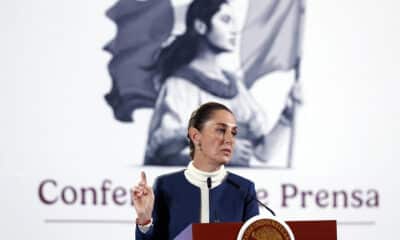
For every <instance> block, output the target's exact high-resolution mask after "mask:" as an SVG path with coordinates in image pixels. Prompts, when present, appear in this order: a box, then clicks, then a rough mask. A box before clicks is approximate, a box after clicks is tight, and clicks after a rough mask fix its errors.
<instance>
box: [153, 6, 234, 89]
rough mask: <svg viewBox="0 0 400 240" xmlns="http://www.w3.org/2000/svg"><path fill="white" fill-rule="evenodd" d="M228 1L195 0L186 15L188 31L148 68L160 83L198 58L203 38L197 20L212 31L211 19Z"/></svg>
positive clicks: (163, 50) (160, 53) (157, 55)
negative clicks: (157, 77) (196, 26)
mask: <svg viewBox="0 0 400 240" xmlns="http://www.w3.org/2000/svg"><path fill="white" fill-rule="evenodd" d="M226 1H227V0H194V1H193V2H192V3H191V4H190V5H189V7H188V10H187V13H186V19H185V23H186V31H185V33H184V34H183V35H180V36H178V37H177V38H176V39H175V40H174V41H173V42H172V43H171V44H170V45H168V46H167V47H165V48H163V49H161V51H160V52H159V54H156V58H157V60H155V62H154V63H153V64H152V65H151V66H150V67H148V69H151V70H155V72H156V74H159V75H160V76H159V77H160V83H163V82H164V81H165V79H166V78H168V77H169V76H171V75H172V74H173V73H174V72H175V71H176V70H178V69H179V68H180V67H182V66H184V65H185V64H189V63H190V62H191V61H192V60H193V59H194V58H196V56H197V55H198V51H199V48H200V42H201V40H202V38H203V36H202V35H200V34H199V33H198V32H197V31H196V29H195V27H194V23H195V20H196V19H198V20H200V21H202V22H204V23H205V24H206V26H207V30H208V31H210V29H211V18H212V17H213V16H214V15H215V13H217V12H218V11H219V9H220V7H221V5H222V4H223V3H226Z"/></svg>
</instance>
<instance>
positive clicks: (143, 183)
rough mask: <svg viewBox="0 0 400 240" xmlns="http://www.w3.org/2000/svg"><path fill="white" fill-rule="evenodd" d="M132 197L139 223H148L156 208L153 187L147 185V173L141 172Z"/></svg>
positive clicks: (132, 190) (132, 191)
mask: <svg viewBox="0 0 400 240" xmlns="http://www.w3.org/2000/svg"><path fill="white" fill-rule="evenodd" d="M131 197H132V200H133V204H134V207H135V210H136V214H137V220H136V222H137V223H138V224H142V223H146V222H148V221H149V220H150V219H151V215H152V212H153V208H154V193H153V189H152V188H151V187H149V186H148V185H147V180H146V174H145V173H144V172H141V174H140V182H139V184H138V185H136V186H134V187H133V188H132V189H131Z"/></svg>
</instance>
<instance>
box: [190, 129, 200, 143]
mask: <svg viewBox="0 0 400 240" xmlns="http://www.w3.org/2000/svg"><path fill="white" fill-rule="evenodd" d="M189 137H190V139H191V140H192V142H193V143H194V144H195V145H198V144H199V142H200V139H201V133H200V131H199V130H197V128H194V127H190V128H189Z"/></svg>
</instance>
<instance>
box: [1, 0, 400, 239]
mask: <svg viewBox="0 0 400 240" xmlns="http://www.w3.org/2000/svg"><path fill="white" fill-rule="evenodd" d="M113 4H115V1H112V0H102V1H100V0H98V1H86V2H82V1H48V0H42V1H39V2H32V1H6V2H4V3H3V4H2V7H1V10H0V11H1V14H0V18H1V21H0V25H1V29H2V32H3V34H2V37H1V40H0V41H1V45H0V48H1V50H2V51H1V52H2V57H1V60H0V61H1V63H0V64H1V66H2V67H1V71H0V74H1V80H0V91H1V94H0V99H1V101H0V109H1V118H0V175H1V179H0V189H1V197H0V212H1V216H2V217H1V218H0V226H2V227H1V230H0V237H1V238H2V239H26V238H32V237H33V238H35V239H54V238H56V239H71V238H75V239H87V238H95V239H99V240H100V239H110V238H113V239H134V224H133V222H134V219H135V218H136V217H135V213H134V210H133V208H132V206H131V205H130V199H129V188H130V187H131V186H133V185H134V184H135V183H137V181H138V180H139V173H140V171H141V170H144V171H146V173H147V175H148V177H149V180H150V182H153V180H154V179H155V178H156V177H157V176H159V175H161V174H164V173H168V172H172V171H176V170H179V169H182V167H147V166H142V163H143V157H144V149H145V145H146V141H147V133H148V124H149V120H150V118H151V115H152V109H151V108H149V109H141V110H138V111H136V112H135V115H134V116H135V121H134V122H133V123H121V122H118V121H116V120H115V119H114V116H113V114H112V111H111V109H110V108H109V107H108V106H107V104H106V103H105V101H104V98H103V97H104V94H105V93H107V92H108V91H109V89H110V88H111V80H110V76H109V74H108V71H107V64H108V62H109V61H110V59H111V57H110V55H109V54H108V53H106V52H104V51H103V50H102V48H103V46H104V45H105V43H106V42H107V41H109V40H110V38H112V36H114V35H115V31H116V26H115V24H114V23H112V22H111V21H110V20H109V19H107V18H106V17H105V11H106V10H107V9H109V8H110V6H112V5H113ZM399 7H400V4H399V3H398V2H397V1H394V0H392V1H390V0H385V1H373V0H368V1H365V0H364V1H361V0H358V1H356V0H354V1H307V6H306V19H305V23H304V36H303V44H302V46H303V47H302V49H303V50H302V52H303V54H302V56H303V57H302V59H303V61H302V67H301V72H302V75H301V78H300V81H301V82H302V89H303V98H304V104H303V105H302V106H301V107H300V108H299V109H298V111H297V117H296V138H295V145H294V149H293V159H292V167H291V168H230V169H229V170H231V171H232V172H235V173H238V174H240V175H243V176H245V177H247V178H250V179H252V180H253V181H254V182H255V183H256V188H257V191H258V197H259V199H260V200H261V201H263V202H265V203H267V204H268V205H269V206H270V207H271V208H272V209H274V210H275V212H276V213H277V215H278V216H279V217H281V218H283V219H285V220H302V219H336V220H337V221H338V239H345V240H350V239H371V240H372V239H376V238H378V237H379V238H385V237H391V236H392V234H395V229H394V228H395V227H398V226H399V224H398V223H397V222H398V221H397V218H398V217H400V216H399V215H400V213H399V212H400V211H398V207H397V203H398V201H399V196H400V193H399V188H398V186H397V185H398V184H396V182H398V174H397V167H399V166H400V164H399V163H398V162H397V161H396V160H397V158H398V156H400V150H399V148H398V143H399V142H400V139H399V138H400V137H399V136H400V130H399V128H398V127H397V123H398V122H399V121H400V109H399V107H398V102H399V100H400V97H399V94H398V93H397V88H398V87H400V84H399V83H398V81H399V79H400V73H399V67H400V60H399V58H398V56H399V55H400V46H399V45H398V43H399V42H400V33H399V31H398V29H400V18H399V17H398V13H397V9H399ZM287 74H291V73H290V72H289V73H288V72H275V73H272V74H270V76H269V80H268V81H264V82H262V83H261V82H258V83H256V84H257V85H254V87H253V88H251V92H252V94H253V95H254V96H255V98H256V99H257V100H258V102H259V103H260V104H261V105H263V106H267V104H266V103H267V102H269V97H270V95H268V94H265V92H266V91H270V92H271V88H270V87H269V83H270V82H274V79H285V78H286V77H287ZM291 76H292V75H291ZM283 82H284V81H280V83H283ZM274 83H276V82H274ZM273 85H274V86H277V85H279V84H273ZM272 92H274V91H272ZM261 211H262V213H265V214H268V213H266V212H263V210H261Z"/></svg>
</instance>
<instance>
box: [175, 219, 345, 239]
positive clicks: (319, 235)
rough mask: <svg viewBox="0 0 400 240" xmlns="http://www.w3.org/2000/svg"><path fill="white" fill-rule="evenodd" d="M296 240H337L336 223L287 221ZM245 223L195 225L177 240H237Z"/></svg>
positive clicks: (186, 229) (183, 232) (188, 227)
mask: <svg viewBox="0 0 400 240" xmlns="http://www.w3.org/2000/svg"><path fill="white" fill-rule="evenodd" d="M286 224H287V225H289V227H290V228H291V229H292V232H293V234H294V238H295V239H296V240H321V239H323V240H337V233H336V221H334V220H332V221H331V220H326V221H286ZM242 225H243V223H208V224H204V223H203V224H202V223H194V224H191V225H189V226H187V227H186V228H185V229H184V230H183V231H182V232H181V233H180V234H179V235H178V236H177V237H176V238H175V239H177V240H209V239H218V240H236V238H237V235H238V233H239V230H240V228H241V226H242Z"/></svg>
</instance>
